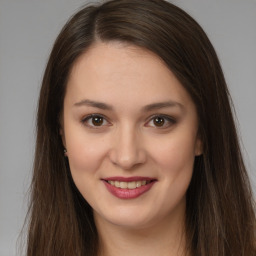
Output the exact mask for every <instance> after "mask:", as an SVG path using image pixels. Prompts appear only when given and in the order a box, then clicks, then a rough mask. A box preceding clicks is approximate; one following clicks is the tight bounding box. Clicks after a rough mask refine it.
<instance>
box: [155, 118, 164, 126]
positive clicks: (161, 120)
mask: <svg viewBox="0 0 256 256" xmlns="http://www.w3.org/2000/svg"><path fill="white" fill-rule="evenodd" d="M154 124H155V125H156V126H162V125H163V124H164V118H162V117H156V118H155V119H154Z"/></svg>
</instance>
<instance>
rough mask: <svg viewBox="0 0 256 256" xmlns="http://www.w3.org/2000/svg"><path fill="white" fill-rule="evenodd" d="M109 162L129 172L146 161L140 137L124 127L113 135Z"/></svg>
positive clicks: (132, 130) (129, 128)
mask: <svg viewBox="0 0 256 256" xmlns="http://www.w3.org/2000/svg"><path fill="white" fill-rule="evenodd" d="M113 137H114V139H113V144H112V147H111V150H110V154H109V156H110V160H111V161H112V163H113V164H115V165H117V166H118V167H120V168H121V169H124V170H130V169H132V168H133V167H135V166H137V165H140V164H143V163H145V161H146V150H145V148H144V147H143V143H142V137H141V136H140V134H139V133H136V131H135V130H134V129H132V128H131V127H128V126H127V127H124V128H123V129H120V130H119V131H117V132H116V133H115V134H113Z"/></svg>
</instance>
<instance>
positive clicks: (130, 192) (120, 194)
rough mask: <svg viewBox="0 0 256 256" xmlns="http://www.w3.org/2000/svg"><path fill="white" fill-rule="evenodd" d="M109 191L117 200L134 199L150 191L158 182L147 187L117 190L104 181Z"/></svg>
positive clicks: (153, 182)
mask: <svg viewBox="0 0 256 256" xmlns="http://www.w3.org/2000/svg"><path fill="white" fill-rule="evenodd" d="M103 182H104V184H105V186H106V187H107V189H108V191H109V192H110V193H111V194H112V195H114V196H115V197H117V198H120V199H133V198H137V197H139V196H141V195H142V194H144V193H145V192H147V191H149V190H150V189H151V188H152V186H153V185H154V184H155V183H156V181H152V182H150V183H148V184H146V185H143V186H141V187H138V188H134V189H125V188H117V187H115V186H113V185H111V184H109V183H108V182H107V181H103Z"/></svg>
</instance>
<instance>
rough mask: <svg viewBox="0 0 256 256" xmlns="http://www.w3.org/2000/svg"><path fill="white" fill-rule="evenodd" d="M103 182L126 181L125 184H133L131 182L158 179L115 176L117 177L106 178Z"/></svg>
mask: <svg viewBox="0 0 256 256" xmlns="http://www.w3.org/2000/svg"><path fill="white" fill-rule="evenodd" d="M103 180H106V181H110V180H111V181H124V182H131V181H141V180H146V181H147V180H149V181H152V180H156V178H152V177H143V176H133V177H120V176H115V177H108V178H104V179H103Z"/></svg>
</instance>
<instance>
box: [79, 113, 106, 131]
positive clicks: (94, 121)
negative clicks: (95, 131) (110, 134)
mask: <svg viewBox="0 0 256 256" xmlns="http://www.w3.org/2000/svg"><path fill="white" fill-rule="evenodd" d="M81 122H82V123H83V124H84V125H86V126H88V127H90V128H96V127H101V126H106V125H109V122H108V121H107V120H106V119H105V118H104V116H101V115H96V114H93V115H89V116H87V117H85V118H84V119H83V120H82V121H81Z"/></svg>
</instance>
